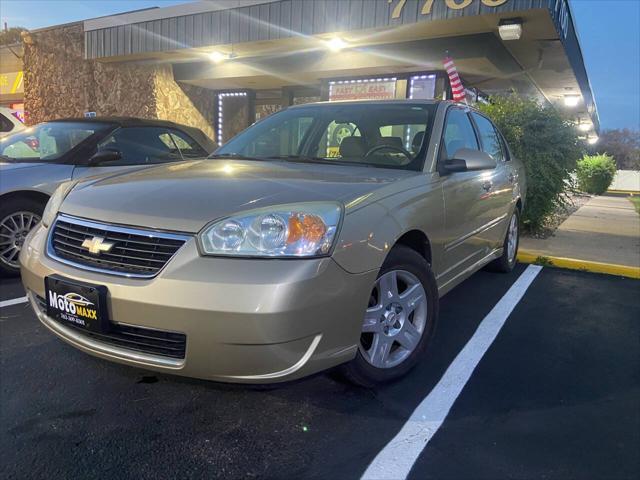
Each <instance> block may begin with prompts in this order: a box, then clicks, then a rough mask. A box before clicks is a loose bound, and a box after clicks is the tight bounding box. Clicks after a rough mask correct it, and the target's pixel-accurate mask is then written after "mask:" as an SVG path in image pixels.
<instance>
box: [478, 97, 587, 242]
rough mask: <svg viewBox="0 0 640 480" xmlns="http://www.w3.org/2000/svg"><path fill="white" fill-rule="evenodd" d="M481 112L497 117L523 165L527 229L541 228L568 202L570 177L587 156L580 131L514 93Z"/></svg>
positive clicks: (550, 108)
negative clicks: (525, 176)
mask: <svg viewBox="0 0 640 480" xmlns="http://www.w3.org/2000/svg"><path fill="white" fill-rule="evenodd" d="M479 108H480V109H481V110H482V111H484V112H485V113H486V114H487V115H488V116H489V117H491V119H493V121H494V122H495V123H496V125H497V126H498V128H499V129H500V131H501V132H502V134H503V135H504V136H505V138H506V140H507V143H508V144H509V147H510V148H511V151H512V153H513V154H514V155H515V156H516V158H518V159H520V160H521V161H522V163H523V164H524V167H525V171H526V174H527V195H526V198H525V207H524V211H523V212H522V221H523V224H524V226H525V227H526V228H528V229H529V230H538V229H539V228H541V227H543V226H544V224H545V221H546V220H547V218H548V217H549V216H550V215H552V214H553V213H554V212H555V211H556V210H557V209H558V208H562V207H564V206H565V205H566V204H567V193H566V191H567V188H568V185H569V183H570V179H571V173H572V172H573V171H574V170H575V168H576V162H577V161H578V159H579V158H580V157H581V156H582V153H583V145H582V142H580V140H579V138H578V132H577V130H576V128H575V126H574V125H573V123H571V122H570V121H568V120H567V119H566V118H564V117H563V116H561V114H560V113H559V112H558V110H556V109H555V108H554V107H553V106H551V105H541V104H540V103H538V102H536V101H535V100H530V99H526V98H521V97H519V96H518V95H516V94H512V95H508V96H496V97H493V98H491V101H490V103H489V104H487V105H479Z"/></svg>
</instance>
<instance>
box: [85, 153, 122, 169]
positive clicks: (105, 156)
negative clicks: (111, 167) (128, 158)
mask: <svg viewBox="0 0 640 480" xmlns="http://www.w3.org/2000/svg"><path fill="white" fill-rule="evenodd" d="M120 159H122V154H121V153H120V152H119V151H118V150H109V149H106V150H100V151H98V152H96V153H95V154H94V155H93V156H92V157H91V158H90V159H89V166H90V167H95V166H97V165H100V164H102V163H110V162H117V161H118V160H120Z"/></svg>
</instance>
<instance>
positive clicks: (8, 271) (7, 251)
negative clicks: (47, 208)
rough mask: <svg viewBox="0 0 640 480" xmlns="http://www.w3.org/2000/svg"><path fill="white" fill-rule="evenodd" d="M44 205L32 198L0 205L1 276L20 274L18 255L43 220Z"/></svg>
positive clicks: (10, 200) (12, 199)
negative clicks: (34, 228) (26, 239)
mask: <svg viewBox="0 0 640 480" xmlns="http://www.w3.org/2000/svg"><path fill="white" fill-rule="evenodd" d="M43 211H44V205H43V204H42V203H40V202H38V201H36V200H33V199H31V198H10V199H9V200H6V201H5V200H3V201H2V202H1V203H0V276H3V277H14V276H16V275H19V274H20V265H19V264H18V255H19V254H20V250H21V249H22V244H23V242H24V238H25V237H26V234H27V233H29V231H30V230H31V229H32V228H33V227H35V226H36V224H37V223H38V222H39V221H40V220H41V219H42V212H43Z"/></svg>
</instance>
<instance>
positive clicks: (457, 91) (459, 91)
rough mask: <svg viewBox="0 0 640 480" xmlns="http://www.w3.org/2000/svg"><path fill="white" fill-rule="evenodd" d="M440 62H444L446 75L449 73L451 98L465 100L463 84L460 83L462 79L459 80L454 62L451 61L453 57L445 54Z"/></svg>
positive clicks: (459, 100)
mask: <svg viewBox="0 0 640 480" xmlns="http://www.w3.org/2000/svg"><path fill="white" fill-rule="evenodd" d="M442 63H443V64H444V69H445V70H446V71H447V75H449V83H451V93H452V94H453V100H454V101H456V102H462V101H466V99H467V95H466V94H465V93H464V86H463V85H462V80H460V75H458V70H457V69H456V64H455V63H453V59H452V58H451V57H450V56H449V55H447V56H446V57H444V60H443V61H442Z"/></svg>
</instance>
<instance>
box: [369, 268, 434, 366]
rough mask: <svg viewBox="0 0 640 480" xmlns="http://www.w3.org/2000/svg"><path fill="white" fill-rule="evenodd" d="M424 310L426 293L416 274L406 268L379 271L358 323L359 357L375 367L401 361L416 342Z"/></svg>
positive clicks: (424, 319) (394, 364)
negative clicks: (363, 316)
mask: <svg viewBox="0 0 640 480" xmlns="http://www.w3.org/2000/svg"><path fill="white" fill-rule="evenodd" d="M427 312H428V309H427V295H426V293H425V290H424V287H423V286H422V283H421V282H420V280H419V279H418V277H416V276H415V275H414V274H412V273H410V272H407V271H406V270H392V271H390V272H387V273H385V274H383V275H381V276H380V277H379V278H378V280H376V283H375V285H374V287H373V290H372V292H371V298H370V300H369V306H368V308H367V311H366V314H365V318H364V322H363V324H362V334H361V337H360V346H359V349H360V353H361V355H362V356H363V358H364V359H365V360H366V361H367V362H368V363H369V364H371V365H372V366H374V367H376V368H392V367H395V366H397V365H399V364H400V363H402V362H403V361H404V360H406V358H407V357H408V356H409V355H411V353H412V352H413V351H414V350H415V349H416V347H417V346H418V344H419V343H420V339H421V338H422V334H423V333H424V331H425V328H426V325H427Z"/></svg>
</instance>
